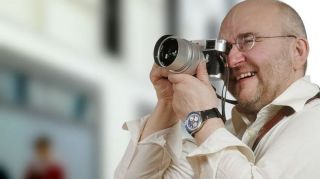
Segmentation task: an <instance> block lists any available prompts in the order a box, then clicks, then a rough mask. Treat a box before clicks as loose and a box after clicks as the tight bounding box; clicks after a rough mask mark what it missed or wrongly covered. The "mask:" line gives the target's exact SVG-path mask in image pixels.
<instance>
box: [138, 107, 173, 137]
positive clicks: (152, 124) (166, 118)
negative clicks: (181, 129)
mask: <svg viewBox="0 0 320 179" xmlns="http://www.w3.org/2000/svg"><path fill="white" fill-rule="evenodd" d="M177 122H178V119H177V118H176V115H175V113H174V111H173V109H172V104H171V103H169V102H162V101H158V103H157V106H156V107H155V109H154V111H153V112H152V114H151V115H150V117H149V118H148V121H147V122H146V125H145V127H144V129H143V131H142V133H141V136H140V141H142V140H143V139H145V138H146V137H148V136H150V135H151V134H153V133H155V132H158V131H160V130H163V129H167V128H169V127H172V126H173V125H174V124H176V123H177Z"/></svg>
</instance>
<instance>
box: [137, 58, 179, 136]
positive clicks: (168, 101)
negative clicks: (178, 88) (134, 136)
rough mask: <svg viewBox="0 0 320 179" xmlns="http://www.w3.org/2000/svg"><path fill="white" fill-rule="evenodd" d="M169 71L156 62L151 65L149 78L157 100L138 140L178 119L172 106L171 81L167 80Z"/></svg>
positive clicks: (167, 126)
mask: <svg viewBox="0 0 320 179" xmlns="http://www.w3.org/2000/svg"><path fill="white" fill-rule="evenodd" d="M169 73H170V72H169V71H168V70H167V69H165V68H161V67H159V66H158V65H156V64H154V65H153V67H152V70H151V72H150V80H151V82H152V84H153V86H154V89H155V90H156V93H157V98H158V102H157V106H156V107H155V109H154V110H153V112H152V113H151V115H150V117H149V119H148V121H147V123H146V125H145V127H144V130H143V131H142V134H141V137H140V140H143V139H144V138H146V137H147V136H149V135H151V134H153V133H154V132H157V131H160V130H162V129H166V128H169V127H171V126H172V125H174V124H176V123H177V122H178V121H179V119H178V118H177V116H176V114H175V113H174V111H173V107H172V99H173V89H172V83H171V82H170V81H169V80H168V75H169Z"/></svg>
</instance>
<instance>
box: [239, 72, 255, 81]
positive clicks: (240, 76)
mask: <svg viewBox="0 0 320 179" xmlns="http://www.w3.org/2000/svg"><path fill="white" fill-rule="evenodd" d="M255 75H256V72H246V73H242V74H240V75H238V76H236V80H237V81H239V80H242V79H245V78H250V77H253V76H255Z"/></svg>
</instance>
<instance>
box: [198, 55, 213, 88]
mask: <svg viewBox="0 0 320 179" xmlns="http://www.w3.org/2000/svg"><path fill="white" fill-rule="evenodd" d="M196 74H197V75H196V76H197V78H198V79H199V80H200V81H202V82H204V83H205V84H207V85H211V84H210V80H209V75H208V71H207V65H206V61H204V60H201V62H200V63H199V65H198V67H197V72H196Z"/></svg>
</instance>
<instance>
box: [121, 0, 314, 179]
mask: <svg viewBox="0 0 320 179" xmlns="http://www.w3.org/2000/svg"><path fill="white" fill-rule="evenodd" d="M219 38H221V39H225V40H227V41H228V42H229V43H230V44H232V49H231V51H230V53H229V54H228V57H227V62H228V67H229V69H230V79H229V91H230V93H231V94H232V95H233V96H234V97H235V98H236V99H237V101H238V104H237V105H236V106H235V107H234V108H233V109H232V118H231V119H230V120H227V122H226V123H224V122H223V120H222V119H221V115H219V112H218V111H217V104H218V100H217V97H216V94H215V91H214V90H213V88H212V87H211V84H210V81H209V77H208V73H207V71H206V64H205V63H204V62H202V63H200V64H199V65H198V68H197V72H196V76H191V75H187V74H172V73H170V72H168V71H167V70H166V69H164V68H160V67H158V66H157V65H154V66H153V68H152V70H151V73H150V79H151V81H152V83H153V85H154V88H155V90H156V93H157V98H158V103H157V105H156V107H155V109H154V111H153V112H152V113H151V114H150V115H149V116H147V117H145V118H143V119H141V120H137V121H131V122H128V123H126V125H125V128H126V129H128V130H129V131H130V132H131V134H132V139H131V141H130V143H129V146H128V149H127V151H126V153H125V155H124V157H123V158H122V160H121V162H120V164H119V166H118V168H117V170H116V173H115V178H148V179H150V178H181V179H185V178H205V179H211V178H217V179H218V178H237V179H239V178H250V179H252V178H272V179H275V178H281V179H283V178H319V177H320V170H319V169H318V165H319V164H320V155H319V154H318V151H320V140H318V139H317V137H318V136H320V119H319V117H318V116H320V100H319V96H320V95H319V88H318V86H317V85H315V84H312V83H311V82H310V80H309V78H308V77H306V76H305V71H306V66H307V65H306V64H307V57H308V52H309V45H308V41H307V35H306V31H305V28H304V25H303V22H302V20H301V18H300V16H299V15H298V14H297V12H296V11H295V10H294V9H292V8H291V7H290V6H288V5H287V4H285V3H283V2H280V1H274V0H259V1H258V0H247V1H243V2H241V3H239V4H237V5H236V6H234V7H233V8H232V9H231V10H230V11H229V13H228V14H227V15H226V17H225V18H224V20H223V22H222V24H221V28H220V33H219ZM195 113H196V114H210V115H209V116H200V118H203V119H202V120H203V121H204V122H203V123H202V124H201V125H199V126H196V127H195V128H194V129H190V128H188V126H187V131H189V132H190V134H191V135H192V138H191V139H189V138H188V139H183V138H182V135H181V128H180V123H181V121H182V122H185V121H186V123H187V124H190V123H191V124H194V122H193V121H197V120H198V119H199V118H197V117H196V114H195ZM192 122H193V123H192Z"/></svg>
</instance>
